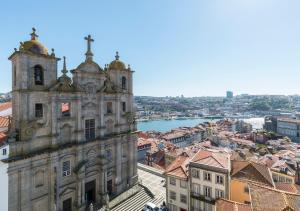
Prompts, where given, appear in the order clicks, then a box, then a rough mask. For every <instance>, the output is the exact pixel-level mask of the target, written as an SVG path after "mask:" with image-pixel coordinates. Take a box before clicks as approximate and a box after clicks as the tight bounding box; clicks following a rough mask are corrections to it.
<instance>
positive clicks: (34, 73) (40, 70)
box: [9, 28, 59, 139]
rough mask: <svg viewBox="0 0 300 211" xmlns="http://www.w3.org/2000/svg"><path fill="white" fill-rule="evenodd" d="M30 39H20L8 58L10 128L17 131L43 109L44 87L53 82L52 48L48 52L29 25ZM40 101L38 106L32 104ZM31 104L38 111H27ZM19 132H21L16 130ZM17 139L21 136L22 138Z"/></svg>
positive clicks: (55, 76)
mask: <svg viewBox="0 0 300 211" xmlns="http://www.w3.org/2000/svg"><path fill="white" fill-rule="evenodd" d="M30 35H31V39H30V40H28V41H25V42H20V46H19V49H15V52H14V53H13V54H12V55H11V56H10V57H9V60H11V62H12V99H13V102H12V105H13V107H12V110H13V119H12V131H15V130H20V129H21V128H20V127H21V125H20V124H21V123H22V121H28V120H30V119H34V118H40V117H41V116H43V114H45V112H46V110H45V108H44V107H43V104H47V100H46V99H47V98H46V97H47V93H46V92H45V90H47V88H49V86H50V85H51V84H53V83H54V82H55V81H56V78H57V61H58V60H59V59H58V58H56V57H55V54H54V50H53V49H52V53H51V54H50V55H49V54H48V50H47V48H46V47H45V46H44V45H43V44H42V43H41V42H39V41H38V35H37V34H36V30H35V28H32V33H31V34H30ZM32 102H35V103H32ZM36 104H41V105H36ZM31 106H37V107H39V106H40V113H39V114H35V113H32V112H31V111H33V110H35V109H32V108H31ZM20 132H21V131H20ZM21 135H22V134H20V136H18V137H17V138H19V139H23V138H24V137H22V136H21Z"/></svg>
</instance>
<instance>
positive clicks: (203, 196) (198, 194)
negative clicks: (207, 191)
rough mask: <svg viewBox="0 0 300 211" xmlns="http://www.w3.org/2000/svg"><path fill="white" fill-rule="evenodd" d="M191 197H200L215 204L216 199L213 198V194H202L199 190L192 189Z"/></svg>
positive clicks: (201, 199)
mask: <svg viewBox="0 0 300 211" xmlns="http://www.w3.org/2000/svg"><path fill="white" fill-rule="evenodd" d="M191 197H192V198H194V199H198V200H200V201H204V202H207V203H210V204H215V201H216V200H215V199H214V198H212V197H211V196H210V197H209V196H205V195H204V194H201V193H199V192H195V191H191Z"/></svg>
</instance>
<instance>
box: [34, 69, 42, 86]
mask: <svg viewBox="0 0 300 211" xmlns="http://www.w3.org/2000/svg"><path fill="white" fill-rule="evenodd" d="M34 84H35V85H44V72H43V69H42V67H41V66H40V65H36V66H34Z"/></svg>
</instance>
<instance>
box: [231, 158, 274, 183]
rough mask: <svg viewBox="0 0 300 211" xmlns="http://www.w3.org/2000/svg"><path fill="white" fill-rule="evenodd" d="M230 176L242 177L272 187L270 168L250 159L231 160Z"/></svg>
mask: <svg viewBox="0 0 300 211" xmlns="http://www.w3.org/2000/svg"><path fill="white" fill-rule="evenodd" d="M231 167H232V168H231V178H232V179H244V180H249V181H253V182H257V183H261V184H264V185H268V186H271V187H274V183H273V179H272V176H271V172H270V169H269V168H268V167H267V166H264V165H261V164H258V163H255V162H251V161H232V162H231Z"/></svg>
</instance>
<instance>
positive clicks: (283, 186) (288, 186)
mask: <svg viewBox="0 0 300 211" xmlns="http://www.w3.org/2000/svg"><path fill="white" fill-rule="evenodd" d="M275 187H276V189H278V190H282V191H286V192H290V193H298V190H297V188H296V187H295V185H294V184H292V183H275Z"/></svg>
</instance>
